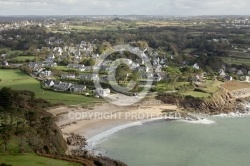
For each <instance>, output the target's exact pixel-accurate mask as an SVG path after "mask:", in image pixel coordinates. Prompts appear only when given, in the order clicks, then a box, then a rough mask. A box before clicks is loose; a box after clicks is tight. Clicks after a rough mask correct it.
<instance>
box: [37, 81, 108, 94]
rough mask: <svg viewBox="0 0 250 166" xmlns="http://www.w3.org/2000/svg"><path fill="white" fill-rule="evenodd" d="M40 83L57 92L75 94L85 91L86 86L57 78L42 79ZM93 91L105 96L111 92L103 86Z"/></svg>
mask: <svg viewBox="0 0 250 166" xmlns="http://www.w3.org/2000/svg"><path fill="white" fill-rule="evenodd" d="M42 84H43V87H44V88H50V89H53V90H54V91H58V92H67V91H69V92H71V93H76V94H83V93H85V92H87V86H85V85H75V84H72V83H68V82H62V81H57V80H44V81H43V83H42ZM93 92H94V93H95V94H96V95H99V96H101V97H106V96H108V95H110V93H111V91H110V89H103V88H97V89H96V90H94V91H93Z"/></svg>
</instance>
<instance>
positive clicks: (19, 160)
mask: <svg viewBox="0 0 250 166" xmlns="http://www.w3.org/2000/svg"><path fill="white" fill-rule="evenodd" d="M1 163H5V164H10V165H12V166H28V165H29V166H80V165H81V164H77V163H70V162H67V161H62V160H55V159H50V158H46V157H40V156H37V155H36V154H32V153H28V154H17V155H2V154H0V164H1Z"/></svg>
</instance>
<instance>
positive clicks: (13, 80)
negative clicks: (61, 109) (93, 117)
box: [0, 70, 102, 105]
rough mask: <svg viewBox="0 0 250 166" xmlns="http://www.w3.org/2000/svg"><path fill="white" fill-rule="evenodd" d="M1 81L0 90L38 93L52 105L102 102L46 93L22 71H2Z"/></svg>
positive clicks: (56, 93) (65, 94)
mask: <svg viewBox="0 0 250 166" xmlns="http://www.w3.org/2000/svg"><path fill="white" fill-rule="evenodd" d="M0 79H1V80H2V81H1V82H0V88H2V87H11V88H13V89H16V90H30V91H33V92H35V93H36V97H38V98H43V99H46V100H48V101H50V102H52V103H58V102H63V103H65V104H67V105H76V104H91V103H95V102H100V101H102V100H100V99H95V98H90V97H85V96H82V95H73V94H68V93H58V92H53V91H45V90H43V89H42V88H41V85H40V82H39V81H37V80H35V79H34V78H32V77H30V76H28V75H27V74H25V73H24V72H22V71H20V70H0Z"/></svg>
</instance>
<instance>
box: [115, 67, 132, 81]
mask: <svg viewBox="0 0 250 166" xmlns="http://www.w3.org/2000/svg"><path fill="white" fill-rule="evenodd" d="M130 74H131V70H130V68H129V66H128V65H125V64H121V65H119V66H118V67H117V69H116V72H115V78H116V80H117V81H118V84H120V83H121V81H123V82H125V81H126V80H127V78H128V76H129V75H130Z"/></svg>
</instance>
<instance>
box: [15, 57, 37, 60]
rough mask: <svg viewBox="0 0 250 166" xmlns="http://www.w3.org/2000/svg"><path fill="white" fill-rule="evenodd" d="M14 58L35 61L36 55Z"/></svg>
mask: <svg viewBox="0 0 250 166" xmlns="http://www.w3.org/2000/svg"><path fill="white" fill-rule="evenodd" d="M13 59H15V60H18V61H26V60H30V61H34V60H35V57H34V56H18V57H15V58H13Z"/></svg>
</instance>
